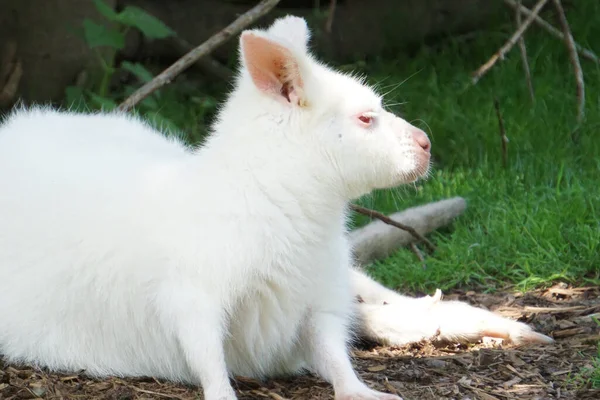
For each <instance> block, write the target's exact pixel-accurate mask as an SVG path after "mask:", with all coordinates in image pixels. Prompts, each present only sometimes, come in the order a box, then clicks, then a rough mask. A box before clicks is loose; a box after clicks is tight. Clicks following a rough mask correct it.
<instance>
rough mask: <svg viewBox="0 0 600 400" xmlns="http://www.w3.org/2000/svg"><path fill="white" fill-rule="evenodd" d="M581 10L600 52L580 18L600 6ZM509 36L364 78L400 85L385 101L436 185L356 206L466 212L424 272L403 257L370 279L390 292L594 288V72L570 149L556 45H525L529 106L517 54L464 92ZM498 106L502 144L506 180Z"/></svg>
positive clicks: (576, 27) (598, 127) (597, 86)
mask: <svg viewBox="0 0 600 400" xmlns="http://www.w3.org/2000/svg"><path fill="white" fill-rule="evenodd" d="M578 6H579V7H580V8H578V9H571V10H569V14H568V17H569V19H570V21H571V25H572V28H573V32H574V35H575V37H576V38H577V40H578V41H579V42H581V43H582V44H584V45H586V46H589V47H590V48H592V49H593V50H595V51H596V52H600V43H599V42H598V41H594V39H593V38H598V37H600V25H598V24H597V23H596V22H595V19H594V18H590V17H588V16H590V15H598V14H599V13H600V6H599V5H598V3H597V2H580V3H579V4H578ZM594 24H595V26H594ZM510 30H511V27H510V26H509V25H507V26H505V27H499V28H498V29H496V30H491V31H488V32H486V33H485V34H482V35H479V36H478V38H477V39H476V40H475V41H474V42H469V43H457V42H452V41H451V42H449V43H446V44H445V45H443V46H442V47H441V48H438V49H436V50H432V49H423V50H422V51H421V52H420V53H419V54H417V55H416V56H415V57H414V58H412V59H410V60H395V61H390V60H387V61H383V62H381V63H378V64H374V65H370V68H369V70H368V71H367V73H368V74H369V75H370V76H371V77H372V81H373V82H381V86H382V88H383V89H382V90H385V86H386V85H389V84H393V83H394V82H402V81H404V80H405V79H406V82H404V83H403V84H402V85H400V86H399V87H397V88H392V89H394V90H393V91H392V92H391V93H390V94H389V95H388V97H389V98H391V100H390V101H391V102H394V101H395V102H401V103H403V104H402V105H401V106H397V107H392V108H393V109H395V110H400V111H401V112H402V113H403V114H404V115H405V117H406V118H407V119H408V120H410V121H414V123H415V124H416V125H418V126H421V127H422V128H424V129H425V130H426V131H427V132H428V133H429V134H430V135H431V138H432V142H433V154H434V159H435V164H434V173H433V176H432V177H431V178H430V179H429V180H427V181H425V182H422V183H420V184H419V185H418V186H417V187H416V189H415V187H410V188H407V189H403V190H395V191H385V192H380V193H376V194H375V195H373V196H370V197H367V198H365V199H361V203H362V204H363V205H365V206H369V207H373V208H377V209H378V210H381V211H385V212H392V211H394V210H397V209H399V208H404V207H407V206H411V205H416V204H421V203H424V202H427V201H433V200H439V199H443V198H446V197H450V196H463V197H465V198H466V199H467V202H468V207H467V210H466V213H465V214H464V215H463V216H461V217H460V218H459V219H458V220H457V221H456V223H455V224H454V225H453V226H452V227H451V229H450V230H444V231H442V232H438V233H436V234H434V235H433V240H434V241H435V242H436V243H437V245H438V250H437V251H436V253H435V254H433V255H431V256H429V257H427V260H426V261H427V268H426V269H423V268H422V266H421V263H420V262H419V261H418V260H417V259H416V257H415V256H414V254H412V252H410V251H408V250H401V251H399V252H398V253H397V254H395V255H394V256H392V257H390V258H389V259H387V260H384V261H382V262H379V263H376V264H375V265H374V266H373V267H372V268H371V271H372V274H373V275H374V276H375V277H376V278H377V279H378V280H380V281H382V282H383V283H385V284H387V285H389V286H392V287H396V288H402V289H404V290H409V291H428V292H431V291H432V290H433V289H435V288H436V287H440V288H442V289H450V288H454V287H461V286H462V287H477V288H478V289H481V288H484V289H489V290H493V289H495V288H498V287H500V286H504V285H506V284H507V283H508V284H516V285H517V286H518V287H520V288H522V289H528V288H531V287H537V286H540V285H544V284H547V283H550V282H551V281H553V280H556V279H561V280H571V281H577V282H583V281H587V282H588V283H589V282H592V283H599V282H600V279H599V278H600V222H599V221H600V220H599V217H600V185H599V181H598V178H599V177H600V141H599V140H598V137H599V136H598V134H599V133H600V68H598V67H597V66H595V65H594V64H593V63H591V62H589V61H587V60H582V65H583V67H584V71H585V77H586V91H587V93H586V94H587V96H586V102H587V118H586V121H585V123H584V124H582V125H581V126H580V127H578V129H577V130H576V132H575V135H576V136H577V138H576V140H575V141H574V140H572V132H573V131H574V130H575V128H576V126H577V123H576V101H575V99H576V97H575V81H574V76H573V73H572V70H571V66H570V64H569V60H568V56H567V54H566V51H565V48H564V44H563V43H562V42H560V41H558V40H555V39H554V38H552V37H550V36H548V35H546V34H545V33H543V32H540V31H539V30H537V29H536V30H533V31H532V32H531V33H530V34H528V35H527V45H528V50H529V59H530V60H529V61H530V67H531V70H532V74H533V83H534V87H535V91H536V101H535V104H531V101H530V98H529V94H528V91H527V86H526V81H525V78H524V74H523V70H522V64H521V58H520V55H519V52H518V49H516V48H515V49H514V50H513V51H512V52H511V53H510V54H509V55H508V57H507V59H506V60H505V61H503V62H501V63H499V64H497V65H496V67H494V68H493V69H492V70H491V71H490V72H489V73H488V74H487V75H486V76H485V77H484V78H483V79H481V81H480V82H479V83H478V84H477V85H475V86H473V85H471V84H470V75H469V74H470V73H471V72H472V71H474V70H475V69H476V68H477V67H479V65H481V64H482V63H483V62H484V61H486V60H487V59H488V58H489V56H490V55H491V54H492V53H493V52H494V51H495V50H496V49H497V48H498V47H499V46H500V45H501V44H502V43H503V41H504V40H506V38H507V37H508V36H509V32H510ZM407 78H408V79H407ZM494 98H497V99H498V101H499V104H500V108H501V111H502V114H503V119H504V123H505V127H506V132H507V136H508V137H509V139H510V142H509V144H508V156H509V162H508V164H509V165H508V167H507V168H506V169H505V168H503V167H502V151H501V144H500V135H499V128H498V119H497V117H496V113H495V109H494V105H493V99H494ZM365 222H366V221H365V218H363V217H359V218H357V220H356V223H357V224H359V225H360V224H362V223H365Z"/></svg>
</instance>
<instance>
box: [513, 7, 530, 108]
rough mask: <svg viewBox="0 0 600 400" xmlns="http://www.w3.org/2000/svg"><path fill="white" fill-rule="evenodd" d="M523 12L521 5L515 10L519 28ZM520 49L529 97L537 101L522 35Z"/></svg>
mask: <svg viewBox="0 0 600 400" xmlns="http://www.w3.org/2000/svg"><path fill="white" fill-rule="evenodd" d="M520 5H521V0H519V6H520ZM521 16H522V12H521V9H520V7H519V8H518V9H517V10H516V11H515V21H516V23H517V29H518V28H519V27H520V26H521V25H522V24H523V19H522V18H521ZM519 51H520V52H521V61H522V62H523V72H524V73H525V80H526V81H527V88H528V89H529V97H531V102H532V103H534V102H535V92H534V90H533V82H532V80H531V69H530V68H529V61H528V57H527V46H526V45H525V38H524V37H523V36H521V37H520V38H519Z"/></svg>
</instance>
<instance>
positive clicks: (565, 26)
mask: <svg viewBox="0 0 600 400" xmlns="http://www.w3.org/2000/svg"><path fill="white" fill-rule="evenodd" d="M553 1H554V7H555V8H556V12H557V14H558V20H559V21H560V25H561V27H562V30H563V35H564V37H565V45H566V46H567V51H568V52H569V59H570V61H571V66H572V67H573V73H574V74H575V82H576V84H577V122H578V123H580V124H581V123H582V122H583V119H584V118H585V83H584V81H583V71H582V69H581V63H580V62H579V56H578V55H577V50H576V49H575V40H574V39H573V34H572V33H571V28H570V27H569V21H567V16H566V15H565V10H564V9H563V6H562V3H561V2H560V0H553Z"/></svg>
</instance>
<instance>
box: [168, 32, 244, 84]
mask: <svg viewBox="0 0 600 400" xmlns="http://www.w3.org/2000/svg"><path fill="white" fill-rule="evenodd" d="M173 44H174V46H176V47H177V51H179V52H181V54H186V53H188V52H190V51H191V50H192V49H193V48H194V46H192V45H191V44H190V43H189V42H188V41H187V40H185V39H182V38H181V37H179V36H176V37H175V38H174V40H173ZM195 64H196V65H197V66H198V68H199V69H201V70H203V71H204V72H206V73H209V74H211V75H214V76H216V77H218V78H220V79H222V80H224V81H229V80H230V79H231V78H232V77H233V76H234V72H233V71H232V70H230V69H229V68H227V67H226V66H225V65H223V64H221V63H220V62H218V61H217V60H216V59H214V58H213V57H211V56H209V55H205V56H203V57H201V58H199V59H198V60H196V63H195Z"/></svg>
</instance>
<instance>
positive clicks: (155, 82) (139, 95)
mask: <svg viewBox="0 0 600 400" xmlns="http://www.w3.org/2000/svg"><path fill="white" fill-rule="evenodd" d="M277 3H279V0H263V1H261V2H260V3H258V4H257V5H256V6H255V7H253V8H251V9H250V10H248V11H247V12H246V13H244V14H242V15H241V16H240V17H239V18H238V19H236V20H235V21H234V22H232V23H231V24H230V25H229V26H227V27H226V28H224V29H223V30H222V31H220V32H218V33H216V34H214V35H213V36H211V37H210V38H209V39H208V40H207V41H206V42H204V43H202V44H201V45H200V46H198V47H196V48H195V49H193V50H191V51H190V52H189V53H187V54H185V55H184V56H183V57H181V58H180V59H179V60H177V61H176V62H175V63H174V64H173V65H171V66H170V67H169V68H167V69H166V70H164V71H163V72H161V73H160V74H159V75H157V76H156V77H155V78H154V79H152V80H151V81H150V82H148V83H146V84H145V85H144V86H142V87H141V88H139V89H138V90H136V91H135V92H134V93H133V94H132V95H131V96H129V97H128V98H127V99H126V100H125V101H124V102H123V103H121V104H120V105H119V107H118V110H119V111H129V110H131V109H132V108H133V107H135V105H136V104H138V103H139V102H140V101H142V100H144V99H145V98H146V97H148V96H149V95H150V94H152V93H153V92H154V91H156V90H158V89H160V88H161V87H163V86H165V85H166V84H168V83H169V82H171V81H172V80H173V79H174V78H175V77H176V76H177V75H179V74H180V73H181V72H182V71H184V70H185V69H187V68H188V67H189V66H190V65H192V64H194V63H195V62H196V61H197V60H198V59H200V58H201V57H203V56H205V55H207V54H209V53H210V52H211V51H213V50H214V49H215V48H217V47H219V46H220V45H222V44H223V43H225V42H226V41H227V40H228V39H230V38H231V37H233V36H235V35H236V34H238V33H239V32H241V31H242V30H244V29H245V28H246V27H248V26H249V25H251V24H252V23H254V22H255V21H256V20H258V19H259V18H260V17H262V16H264V15H266V14H267V13H268V12H269V11H271V9H273V8H274V7H275V6H276V5H277Z"/></svg>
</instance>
